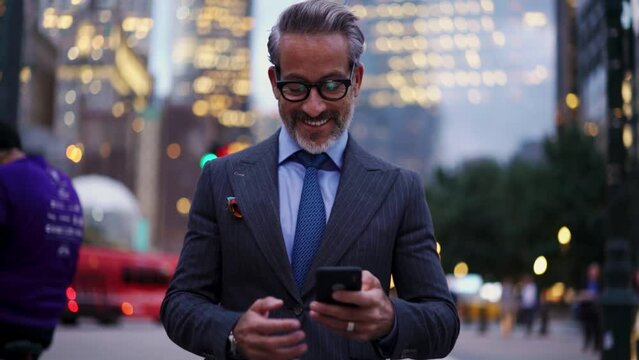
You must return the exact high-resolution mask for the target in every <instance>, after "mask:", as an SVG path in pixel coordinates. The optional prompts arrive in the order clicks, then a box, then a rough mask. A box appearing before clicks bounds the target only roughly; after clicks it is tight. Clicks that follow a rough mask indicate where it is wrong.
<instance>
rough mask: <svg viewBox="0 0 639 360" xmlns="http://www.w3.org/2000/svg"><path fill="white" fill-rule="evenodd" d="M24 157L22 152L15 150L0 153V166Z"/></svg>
mask: <svg viewBox="0 0 639 360" xmlns="http://www.w3.org/2000/svg"><path fill="white" fill-rule="evenodd" d="M25 156H26V154H25V153H24V152H23V151H22V150H20V149H16V148H13V149H9V150H4V151H0V164H8V163H10V162H13V161H16V160H20V159H22V158H24V157H25Z"/></svg>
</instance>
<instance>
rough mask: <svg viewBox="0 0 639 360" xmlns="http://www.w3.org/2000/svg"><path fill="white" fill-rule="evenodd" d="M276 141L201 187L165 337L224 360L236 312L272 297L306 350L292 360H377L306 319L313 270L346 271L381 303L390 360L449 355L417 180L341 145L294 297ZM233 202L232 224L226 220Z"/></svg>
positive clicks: (447, 309) (230, 161) (208, 170)
mask: <svg viewBox="0 0 639 360" xmlns="http://www.w3.org/2000/svg"><path fill="white" fill-rule="evenodd" d="M277 152H278V138H277V134H275V135H274V136H272V137H271V138H269V139H267V140H266V141H264V142H262V143H260V144H257V145H255V146H253V147H251V148H249V149H247V150H245V151H243V152H240V153H236V154H233V155H230V156H226V157H223V158H220V159H217V160H215V161H211V162H209V163H208V164H207V165H206V167H205V168H204V170H203V173H202V174H201V176H200V179H199V182H198V185H197V190H196V193H195V196H194V199H193V204H192V207H191V213H190V215H189V224H188V231H187V234H186V237H185V241H184V247H183V249H182V253H181V255H180V261H179V264H178V267H177V270H176V272H175V276H174V278H173V280H172V281H171V284H170V286H169V289H168V291H167V294H166V297H165V299H164V301H163V303H162V312H161V316H162V322H163V324H164V327H165V329H166V332H167V334H168V335H169V337H170V338H171V339H172V340H173V341H174V342H175V343H177V344H178V345H180V346H181V347H183V348H184V349H186V350H188V351H191V352H193V353H195V354H199V355H202V356H204V357H206V358H210V359H226V358H227V355H226V342H227V337H228V334H229V333H230V331H231V329H232V327H233V326H234V324H235V322H236V321H237V320H238V318H239V316H240V315H241V314H242V312H244V311H246V309H247V308H248V307H249V306H250V305H251V304H252V303H253V302H254V301H255V300H257V299H258V298H262V297H266V296H274V297H277V298H280V299H282V300H283V301H284V308H283V309H282V310H279V311H275V312H271V314H270V316H271V317H296V316H297V317H298V318H299V319H300V321H301V323H302V327H303V330H304V331H305V333H306V341H307V344H308V347H309V350H308V352H307V353H306V354H305V356H304V357H303V359H322V360H325V359H376V358H379V356H378V355H377V353H376V351H375V350H374V347H373V345H372V344H371V343H367V342H365V343H362V342H355V341H350V340H348V339H345V338H343V337H340V336H338V335H336V334H334V333H332V332H330V331H328V330H327V329H325V328H323V327H321V326H320V325H319V324H317V323H316V322H314V321H313V320H311V319H310V317H309V315H308V304H309V303H310V302H311V301H312V300H313V299H314V287H315V279H314V273H315V271H314V269H316V268H317V267H318V266H322V265H356V266H360V267H361V268H363V269H366V270H369V271H370V272H371V273H373V275H375V276H376V277H377V278H378V279H380V281H381V282H382V286H383V287H384V289H385V290H386V291H387V292H388V291H389V286H390V284H389V282H390V276H391V273H392V274H393V278H394V282H395V286H396V289H397V292H398V297H397V298H393V299H391V301H392V303H393V306H394V309H395V316H396V319H397V326H398V333H397V334H398V336H397V342H396V347H395V350H394V351H393V354H392V357H393V358H399V357H410V358H438V357H444V356H446V354H448V353H449V352H450V350H451V349H452V347H453V345H454V344H455V341H456V339H457V335H458V333H459V319H458V317H457V312H456V309H455V305H454V303H453V301H452V299H451V295H450V292H449V290H448V287H447V284H446V280H445V278H444V274H443V271H442V268H441V265H440V262H439V258H438V255H437V253H436V250H435V241H434V236H433V227H432V222H431V219H430V213H429V210H428V207H427V205H426V202H425V200H424V192H423V189H422V184H421V181H420V179H419V177H418V175H417V174H415V173H412V172H409V171H406V170H403V169H399V168H397V167H394V166H392V165H390V164H388V163H385V162H383V161H381V160H379V159H377V158H375V157H373V156H371V155H369V154H368V153H366V152H365V151H364V150H362V149H361V148H360V147H359V146H358V145H357V144H356V143H355V142H354V141H353V140H352V137H349V142H348V145H347V146H346V150H345V152H344V164H343V168H342V174H341V179H340V184H339V187H338V190H337V194H336V198H335V203H334V205H333V210H332V211H331V215H330V218H329V220H328V223H327V227H326V231H325V235H324V239H323V240H322V244H321V247H320V249H319V250H318V253H317V254H316V257H315V260H314V262H313V265H312V268H311V270H310V271H309V276H308V278H307V279H306V282H305V286H304V289H303V290H302V291H301V294H300V291H299V290H298V289H297V287H296V285H295V281H294V280H293V274H292V271H291V266H290V264H289V261H288V257H287V255H286V250H285V247H284V240H283V237H282V232H281V227H280V222H279V208H278V206H279V204H278V202H279V196H278V185H277V179H278V175H277V166H278V163H277V159H278V154H277ZM228 196H234V197H235V198H236V199H237V203H238V205H239V208H240V210H241V212H242V215H243V218H241V219H238V218H236V217H235V216H233V215H232V214H231V213H230V212H229V211H228V209H227V199H226V198H227V197H228Z"/></svg>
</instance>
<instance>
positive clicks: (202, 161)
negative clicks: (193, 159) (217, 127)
mask: <svg viewBox="0 0 639 360" xmlns="http://www.w3.org/2000/svg"><path fill="white" fill-rule="evenodd" d="M215 159H217V155H215V154H213V153H206V154H204V156H202V157H201V158H200V169H202V168H204V165H206V163H207V162H209V161H210V160H215Z"/></svg>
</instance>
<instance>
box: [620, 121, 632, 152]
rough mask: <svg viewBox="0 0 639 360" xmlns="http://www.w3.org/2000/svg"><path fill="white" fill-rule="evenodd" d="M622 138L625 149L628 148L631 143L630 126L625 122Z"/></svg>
mask: <svg viewBox="0 0 639 360" xmlns="http://www.w3.org/2000/svg"><path fill="white" fill-rule="evenodd" d="M622 139H623V145H624V146H625V147H626V149H629V148H630V147H631V146H632V143H633V135H632V126H630V124H625V125H624V126H623V134H622Z"/></svg>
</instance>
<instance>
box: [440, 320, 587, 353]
mask: <svg viewBox="0 0 639 360" xmlns="http://www.w3.org/2000/svg"><path fill="white" fill-rule="evenodd" d="M581 346H582V339H581V332H580V329H579V325H578V324H577V323H576V322H574V321H573V320H570V319H551V320H550V323H549V331H548V334H547V335H546V336H540V335H538V334H537V333H534V334H532V335H530V336H526V335H525V333H524V331H523V329H520V328H519V329H517V328H516V329H514V331H513V333H512V334H511V335H510V337H508V338H503V337H502V336H501V335H500V333H499V327H498V326H497V324H491V325H490V326H489V328H488V330H487V331H486V332H485V333H484V334H480V333H479V331H478V326H477V324H467V325H462V330H461V333H460V335H459V339H458V340H457V345H456V346H455V349H454V350H453V352H452V353H451V354H450V356H448V357H447V358H446V360H512V359H517V360H540V359H543V360H596V359H599V356H598V355H596V354H594V353H592V352H583V351H582V350H581Z"/></svg>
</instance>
